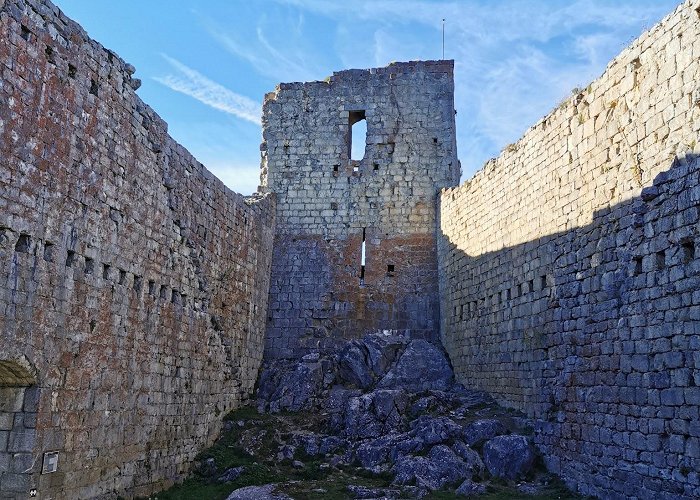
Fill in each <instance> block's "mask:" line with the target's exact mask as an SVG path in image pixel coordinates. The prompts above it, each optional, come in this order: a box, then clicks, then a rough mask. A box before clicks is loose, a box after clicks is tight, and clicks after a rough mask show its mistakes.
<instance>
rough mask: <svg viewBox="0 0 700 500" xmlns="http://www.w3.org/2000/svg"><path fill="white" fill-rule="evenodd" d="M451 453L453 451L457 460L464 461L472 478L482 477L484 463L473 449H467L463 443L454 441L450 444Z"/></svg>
mask: <svg viewBox="0 0 700 500" xmlns="http://www.w3.org/2000/svg"><path fill="white" fill-rule="evenodd" d="M452 451H454V452H455V453H456V454H457V456H458V457H459V458H461V459H462V460H464V463H465V464H467V467H468V468H469V470H470V471H471V473H472V477H475V476H478V477H483V476H484V470H485V468H484V462H483V461H482V460H481V456H480V455H479V453H477V451H476V450H475V449H473V448H471V447H469V446H468V445H467V444H465V443H464V442H463V441H460V440H456V441H455V442H454V443H452Z"/></svg>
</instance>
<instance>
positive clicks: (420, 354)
mask: <svg viewBox="0 0 700 500" xmlns="http://www.w3.org/2000/svg"><path fill="white" fill-rule="evenodd" d="M453 382H454V375H453V373H452V367H451V366H450V363H449V361H448V360H447V356H446V355H445V353H444V351H442V350H441V349H440V348H438V347H437V346H435V345H434V344H431V343H430V342H427V341H425V340H422V339H419V340H414V341H412V342H411V343H410V344H408V346H406V349H405V350H404V352H403V353H402V354H401V357H400V358H399V360H398V362H397V363H396V365H394V367H393V368H392V369H391V370H389V372H388V373H387V374H386V375H385V376H384V377H383V378H382V379H381V380H380V381H379V383H378V384H377V387H381V388H399V387H400V388H403V389H405V390H407V391H410V392H421V391H427V390H430V389H437V390H444V389H447V388H449V387H450V386H451V385H452V383H453Z"/></svg>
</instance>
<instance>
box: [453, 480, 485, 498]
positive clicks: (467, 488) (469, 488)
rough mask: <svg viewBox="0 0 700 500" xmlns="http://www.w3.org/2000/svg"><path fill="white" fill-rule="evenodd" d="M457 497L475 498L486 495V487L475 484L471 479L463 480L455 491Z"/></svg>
mask: <svg viewBox="0 0 700 500" xmlns="http://www.w3.org/2000/svg"><path fill="white" fill-rule="evenodd" d="M455 493H456V494H457V495H458V496H463V497H477V496H479V495H483V494H484V493H486V485H485V484H483V483H475V482H473V481H472V480H471V479H465V480H464V482H463V483H462V484H460V485H459V488H457V490H456V491H455Z"/></svg>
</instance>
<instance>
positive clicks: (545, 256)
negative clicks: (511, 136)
mask: <svg viewBox="0 0 700 500" xmlns="http://www.w3.org/2000/svg"><path fill="white" fill-rule="evenodd" d="M698 56H700V4H698V2H697V1H692V2H691V1H688V2H685V3H684V4H682V5H681V6H680V7H679V8H678V9H677V10H676V11H675V12H673V13H672V14H671V15H669V16H668V17H667V18H666V19H664V20H663V21H662V22H661V23H660V24H659V25H657V26H656V27H654V28H653V29H651V30H650V31H649V32H647V33H645V34H644V35H642V37H641V38H639V39H638V40H637V41H635V42H634V43H633V44H632V45H631V46H630V47H629V48H627V49H626V50H625V51H624V52H622V54H620V56H618V57H617V58H616V59H615V60H613V61H612V62H611V63H610V64H609V66H608V68H607V69H606V71H605V73H604V74H603V75H602V76H601V77H600V78H599V79H598V80H596V81H595V82H593V83H592V84H591V85H590V86H589V87H588V88H586V89H584V90H581V91H580V92H576V93H575V95H574V96H573V97H572V98H571V99H569V100H567V101H566V102H564V103H562V105H561V106H560V107H559V108H558V109H556V110H555V111H553V112H552V113H551V114H550V115H548V116H546V117H545V118H543V119H542V120H541V121H540V122H538V123H537V124H536V125H535V126H533V127H532V128H531V129H530V130H528V131H527V132H526V134H525V135H524V137H523V138H522V139H521V140H520V141H518V142H517V143H515V144H513V145H511V146H509V147H508V148H506V150H505V151H504V152H503V153H502V154H501V156H500V157H498V158H497V159H495V160H493V161H491V162H489V163H487V164H486V166H485V167H484V169H482V171H480V172H479V173H477V174H476V175H475V176H474V178H472V179H471V180H469V181H467V182H466V183H464V184H463V185H461V186H459V187H458V188H454V189H447V190H444V191H443V192H442V194H441V197H440V232H441V236H440V243H439V263H440V279H441V283H440V284H441V306H442V317H441V319H442V323H441V324H442V331H441V334H442V339H443V342H444V344H445V346H446V348H447V350H448V352H449V353H450V355H451V358H452V362H453V364H454V367H455V371H456V373H457V377H458V378H459V379H460V380H461V381H463V382H464V383H465V384H466V385H469V386H476V387H478V388H481V389H485V390H487V391H489V392H490V393H492V394H494V395H495V396H496V397H497V398H498V399H499V400H500V401H501V402H502V403H505V404H507V405H510V406H513V407H516V408H519V409H521V410H524V411H526V412H527V413H528V414H529V415H531V416H533V417H535V418H536V419H537V421H538V428H537V429H536V441H537V443H538V445H539V446H540V448H541V449H542V450H543V451H544V452H545V455H546V457H547V462H548V466H549V467H550V468H551V469H553V470H554V471H555V472H559V473H561V474H562V475H563V477H564V478H565V479H566V480H568V481H570V482H571V483H572V484H576V485H577V486H578V487H579V489H580V491H582V492H584V493H589V494H595V495H599V496H601V497H603V498H630V497H631V496H636V497H638V498H648V499H652V498H653V499H660V498H668V499H671V498H673V499H678V498H698V497H699V496H700V476H699V475H698V470H700V427H698V422H699V421H700V420H699V417H700V415H699V411H700V388H699V387H698V386H699V385H700V358H698V355H697V354H698V347H700V315H699V314H698V311H700V295H699V294H698V292H697V290H698V289H699V285H700V252H698V250H697V247H698V245H699V244H700V240H699V239H698V209H699V207H700V195H698V192H699V190H700V187H699V186H700V175H699V173H698V172H699V170H700V166H699V165H698V159H697V152H698V146H697V141H698V138H699V136H700V134H699V133H700V121H699V119H700V91H699V87H698V81H699V78H700V63H699V61H700V59H699V57H698ZM643 188H644V189H643Z"/></svg>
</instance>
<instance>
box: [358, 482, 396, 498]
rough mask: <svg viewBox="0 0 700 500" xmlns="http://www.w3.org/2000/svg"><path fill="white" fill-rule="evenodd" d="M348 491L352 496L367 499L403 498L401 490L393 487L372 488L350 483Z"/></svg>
mask: <svg viewBox="0 0 700 500" xmlns="http://www.w3.org/2000/svg"><path fill="white" fill-rule="evenodd" d="M347 489H348V493H350V496H351V498H365V499H369V498H372V499H378V498H382V499H384V498H386V499H392V498H401V490H399V489H392V488H370V487H368V486H356V485H354V484H349V485H348V487H347Z"/></svg>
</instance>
